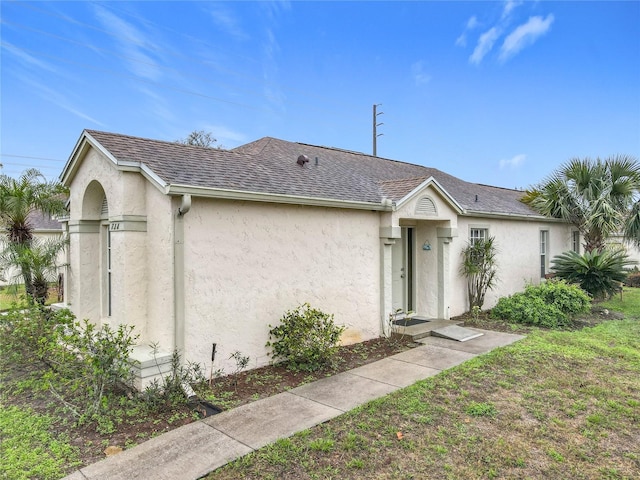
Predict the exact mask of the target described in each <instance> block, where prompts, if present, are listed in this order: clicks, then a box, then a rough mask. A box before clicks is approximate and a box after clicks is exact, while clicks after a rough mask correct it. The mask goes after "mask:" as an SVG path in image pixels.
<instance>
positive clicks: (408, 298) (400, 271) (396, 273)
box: [391, 227, 415, 312]
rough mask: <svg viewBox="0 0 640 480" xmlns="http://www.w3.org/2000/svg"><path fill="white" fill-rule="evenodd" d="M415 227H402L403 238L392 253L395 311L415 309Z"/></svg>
mask: <svg viewBox="0 0 640 480" xmlns="http://www.w3.org/2000/svg"><path fill="white" fill-rule="evenodd" d="M414 236H415V233H414V229H413V227H402V236H401V238H399V239H397V240H396V243H395V244H394V245H393V247H392V251H391V280H392V284H391V296H392V307H393V311H394V312H397V311H402V312H409V311H411V310H413V309H414V307H415V305H414V303H415V302H414V264H415V245H414V244H415V242H414Z"/></svg>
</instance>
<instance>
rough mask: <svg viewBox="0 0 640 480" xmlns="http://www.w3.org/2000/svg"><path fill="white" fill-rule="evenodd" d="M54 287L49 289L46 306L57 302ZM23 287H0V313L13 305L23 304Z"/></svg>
mask: <svg viewBox="0 0 640 480" xmlns="http://www.w3.org/2000/svg"><path fill="white" fill-rule="evenodd" d="M57 295H58V294H57V292H56V285H52V286H51V287H49V298H48V299H47V305H51V304H52V303H55V302H57V301H58V296H57ZM24 296H25V291H24V285H22V284H21V285H9V286H4V287H0V311H2V310H8V309H10V308H11V307H12V306H13V305H14V304H18V305H20V304H22V303H24Z"/></svg>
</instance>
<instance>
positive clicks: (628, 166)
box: [522, 155, 640, 252]
mask: <svg viewBox="0 0 640 480" xmlns="http://www.w3.org/2000/svg"><path fill="white" fill-rule="evenodd" d="M522 201H523V202H525V203H527V204H529V205H530V206H531V207H532V208H533V209H535V210H537V211H538V212H540V213H541V214H543V215H546V216H548V217H552V218H561V219H563V220H565V221H567V222H569V223H572V224H573V225H575V226H576V227H577V229H578V230H579V231H580V234H581V235H582V236H583V238H584V242H585V245H584V247H585V250H586V251H587V252H592V251H594V250H597V251H602V250H603V249H604V248H605V245H606V240H607V239H608V238H609V237H610V236H611V235H614V234H619V233H622V234H623V235H624V237H625V240H627V241H628V242H630V243H633V244H634V245H636V246H639V247H640V164H638V161H637V160H636V159H635V158H633V157H630V156H625V155H619V156H614V157H610V158H607V159H605V160H601V159H599V158H598V159H596V160H591V159H589V158H585V159H577V158H576V159H572V160H569V162H567V163H566V164H564V165H563V166H561V167H560V168H559V169H558V170H556V171H555V172H553V173H552V174H551V176H550V177H549V178H548V179H546V180H545V181H544V182H542V184H540V185H538V186H536V187H535V188H534V189H532V190H529V191H527V193H526V195H525V196H524V198H523V199H522Z"/></svg>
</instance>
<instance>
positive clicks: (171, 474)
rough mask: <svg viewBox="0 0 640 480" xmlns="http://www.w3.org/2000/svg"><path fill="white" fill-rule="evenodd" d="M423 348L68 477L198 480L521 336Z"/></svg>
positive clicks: (430, 343) (189, 428) (426, 341)
mask: <svg viewBox="0 0 640 480" xmlns="http://www.w3.org/2000/svg"><path fill="white" fill-rule="evenodd" d="M478 331H479V332H482V333H484V335H483V336H481V337H478V338H475V339H473V340H469V341H467V342H456V341H454V340H447V339H444V338H437V337H426V338H423V339H420V340H418V341H419V342H420V343H422V344H423V345H422V346H419V347H416V348H413V349H411V350H407V351H405V352H402V353H398V354H396V355H393V356H392V357H388V358H385V359H383V360H379V361H377V362H374V363H370V364H368V365H364V366H362V367H359V368H356V369H354V370H350V371H348V372H344V373H340V374H338V375H334V376H332V377H327V378H324V379H322V380H318V381H317V382H313V383H308V384H306V385H302V386H300V387H297V388H293V389H291V390H289V391H287V392H284V393H280V394H278V395H274V396H273V397H269V398H265V399H263V400H258V401H256V402H253V403H249V404H247V405H243V406H241V407H238V408H234V409H232V410H228V411H226V412H223V413H221V414H218V415H214V416H212V417H208V418H205V419H202V420H200V421H197V422H194V423H191V424H189V425H185V426H183V427H180V428H177V429H175V430H172V431H170V432H168V433H165V434H163V435H160V436H158V437H156V438H152V439H150V440H147V441H146V442H144V443H142V444H140V445H138V446H136V447H133V448H131V449H129V450H125V451H124V452H122V453H119V454H117V455H114V456H112V457H108V458H106V459H104V460H102V461H100V462H97V463H94V464H93V465H89V466H87V467H84V468H82V469H80V470H78V471H76V472H74V473H72V474H71V475H69V476H67V477H65V480H101V479H105V480H107V479H109V480H120V479H122V480H131V479H144V480H147V479H149V480H152V479H153V480H161V479H167V480H168V479H180V480H188V479H197V478H200V477H202V476H204V475H206V474H207V473H209V472H211V471H212V470H215V469H216V468H218V467H221V466H222V465H225V464H226V463H228V462H231V461H232V460H235V459H237V458H239V457H241V456H243V455H246V454H247V453H250V452H252V451H254V450H257V449H259V448H260V447H263V446H265V445H268V444H270V443H273V442H275V441H276V440H278V439H280V438H286V437H289V436H291V435H293V434H294V433H296V432H299V431H302V430H305V429H307V428H310V427H313V426H315V425H318V424H320V423H323V422H326V421H327V420H330V419H332V418H335V417H337V416H339V415H341V414H342V413H344V412H346V411H348V410H351V409H353V408H355V407H357V406H358V405H362V404H363V403H366V402H368V401H370V400H373V399H375V398H378V397H382V396H384V395H386V394H388V393H391V392H393V391H396V390H399V389H400V388H403V387H406V386H409V385H411V384H413V383H415V382H416V381H418V380H422V379H425V378H428V377H431V376H434V375H437V374H438V373H440V372H441V371H443V370H446V369H447V368H451V367H453V366H455V365H458V364H460V363H462V362H465V361H466V360H469V359H471V358H473V357H475V356H477V355H480V354H482V353H486V352H488V351H490V350H492V349H494V348H496V347H501V346H504V345H508V344H510V343H513V342H515V341H517V340H520V339H521V338H523V337H522V336H521V335H513V334H508V333H500V332H492V331H487V330H478Z"/></svg>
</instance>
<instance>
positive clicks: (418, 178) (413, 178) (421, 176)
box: [378, 167, 433, 183]
mask: <svg viewBox="0 0 640 480" xmlns="http://www.w3.org/2000/svg"><path fill="white" fill-rule="evenodd" d="M425 168H428V167H425ZM431 177H433V175H417V176H413V177H403V178H392V179H388V180H379V181H378V183H395V182H406V181H409V180H426V179H427V178H431Z"/></svg>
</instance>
